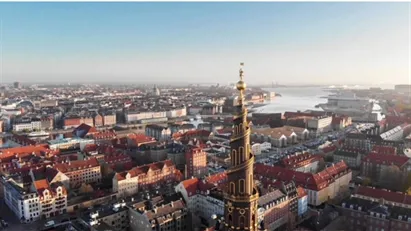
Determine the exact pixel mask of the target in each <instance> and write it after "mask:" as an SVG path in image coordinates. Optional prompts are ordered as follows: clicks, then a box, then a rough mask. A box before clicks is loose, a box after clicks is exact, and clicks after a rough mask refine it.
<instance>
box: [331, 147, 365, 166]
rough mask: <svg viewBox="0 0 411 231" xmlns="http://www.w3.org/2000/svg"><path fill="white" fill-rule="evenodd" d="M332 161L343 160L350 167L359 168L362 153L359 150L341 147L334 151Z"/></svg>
mask: <svg viewBox="0 0 411 231" xmlns="http://www.w3.org/2000/svg"><path fill="white" fill-rule="evenodd" d="M333 157H334V161H336V162H339V161H344V162H345V163H346V164H347V166H348V167H350V168H359V167H360V166H361V159H362V155H361V152H360V151H359V150H355V149H348V148H342V149H339V150H337V151H335V152H334V154H333Z"/></svg>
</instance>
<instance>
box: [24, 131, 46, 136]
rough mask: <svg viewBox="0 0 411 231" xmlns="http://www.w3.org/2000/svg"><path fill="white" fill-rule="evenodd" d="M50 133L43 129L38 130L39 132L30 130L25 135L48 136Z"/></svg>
mask: <svg viewBox="0 0 411 231" xmlns="http://www.w3.org/2000/svg"><path fill="white" fill-rule="evenodd" d="M49 135H50V133H48V132H45V131H40V132H31V133H29V134H28V135H27V136H29V137H39V136H49Z"/></svg>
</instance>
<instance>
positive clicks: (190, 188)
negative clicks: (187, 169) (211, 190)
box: [181, 178, 200, 196]
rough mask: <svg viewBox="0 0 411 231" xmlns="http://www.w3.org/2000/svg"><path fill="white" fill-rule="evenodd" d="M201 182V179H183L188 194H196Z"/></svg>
mask: <svg viewBox="0 0 411 231" xmlns="http://www.w3.org/2000/svg"><path fill="white" fill-rule="evenodd" d="M199 182H200V180H199V179H197V178H192V179H188V180H185V181H182V182H181V183H182V184H183V186H184V188H185V189H186V191H187V195H188V196H193V195H195V194H196V191H197V189H198V183H199Z"/></svg>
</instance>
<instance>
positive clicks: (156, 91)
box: [153, 85, 160, 96]
mask: <svg viewBox="0 0 411 231" xmlns="http://www.w3.org/2000/svg"><path fill="white" fill-rule="evenodd" d="M153 95H155V96H159V95H160V89H158V87H157V85H154V87H153Z"/></svg>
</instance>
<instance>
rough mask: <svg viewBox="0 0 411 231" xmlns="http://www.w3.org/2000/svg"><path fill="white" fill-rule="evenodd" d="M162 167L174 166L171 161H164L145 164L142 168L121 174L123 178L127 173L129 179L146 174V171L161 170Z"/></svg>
mask: <svg viewBox="0 0 411 231" xmlns="http://www.w3.org/2000/svg"><path fill="white" fill-rule="evenodd" d="M164 166H166V167H171V166H174V164H173V162H172V161H171V160H165V161H160V162H155V163H151V164H147V165H143V166H138V167H135V168H133V169H131V170H129V171H127V172H123V173H122V174H124V176H125V175H127V173H129V174H130V176H131V177H136V176H138V175H141V174H147V172H148V170H159V169H163V168H164Z"/></svg>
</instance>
